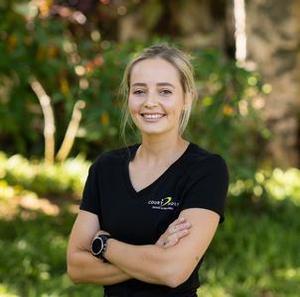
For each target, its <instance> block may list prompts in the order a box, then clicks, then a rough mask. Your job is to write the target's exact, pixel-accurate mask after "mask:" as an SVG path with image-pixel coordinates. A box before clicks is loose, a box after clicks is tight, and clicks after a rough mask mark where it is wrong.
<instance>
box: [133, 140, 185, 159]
mask: <svg viewBox="0 0 300 297" xmlns="http://www.w3.org/2000/svg"><path fill="white" fill-rule="evenodd" d="M188 145H189V142H188V141H187V140H185V139H183V138H182V137H181V136H178V137H176V138H175V137H166V136H165V135H164V136H163V137H159V138H158V137H156V138H155V139H153V138H151V139H150V138H149V137H143V138H142V144H141V145H140V147H139V148H138V151H137V152H136V157H137V158H138V159H141V160H144V161H145V162H146V163H147V164H149V165H151V164H153V165H155V164H157V165H158V164H166V163H167V164H169V163H172V162H173V161H174V158H175V159H177V157H179V156H180V155H182V153H183V152H184V151H185V150H186V148H187V147H188Z"/></svg>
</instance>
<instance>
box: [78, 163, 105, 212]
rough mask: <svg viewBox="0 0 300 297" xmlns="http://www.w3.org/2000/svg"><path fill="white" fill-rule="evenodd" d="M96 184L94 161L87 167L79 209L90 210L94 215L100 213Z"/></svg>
mask: <svg viewBox="0 0 300 297" xmlns="http://www.w3.org/2000/svg"><path fill="white" fill-rule="evenodd" d="M98 184H99V179H98V175H97V172H96V163H93V164H92V165H91V166H90V168H89V173H88V177H87V179H86V182H85V185H84V188H83V193H82V200H81V203H80V206H79V209H81V210H86V211H89V212H92V213H94V214H96V215H99V214H100V197H99V191H98Z"/></svg>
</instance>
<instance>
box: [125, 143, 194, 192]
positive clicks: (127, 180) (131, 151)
mask: <svg viewBox="0 0 300 297" xmlns="http://www.w3.org/2000/svg"><path fill="white" fill-rule="evenodd" d="M140 145H141V144H135V145H133V146H131V147H130V148H129V155H128V157H127V158H124V163H125V164H124V166H123V169H124V171H123V172H124V178H125V183H126V186H127V188H128V191H129V193H130V194H131V195H133V196H136V197H142V196H144V195H147V193H150V192H151V191H152V190H153V188H154V187H155V186H156V185H157V184H159V183H160V182H161V181H162V180H163V179H164V178H165V177H166V176H168V174H169V173H170V172H172V171H173V170H176V167H178V166H180V164H181V163H182V162H183V160H184V158H185V156H186V155H187V154H188V153H189V151H190V150H191V149H192V147H193V145H194V144H193V143H191V142H190V143H189V144H188V146H187V148H186V149H185V150H184V152H183V153H182V154H181V155H180V156H179V158H177V159H176V160H175V161H174V162H173V163H172V164H171V165H170V166H168V168H167V169H166V170H165V171H164V172H163V173H162V174H161V175H160V176H159V177H158V178H156V179H155V180H154V181H153V182H152V183H151V184H149V185H148V186H146V187H144V188H142V189H141V190H138V191H137V190H136V189H135V188H134V187H133V185H132V182H131V179H130V174H129V163H130V162H131V161H132V160H133V159H134V157H135V155H136V152H137V150H138V148H139V147H140Z"/></svg>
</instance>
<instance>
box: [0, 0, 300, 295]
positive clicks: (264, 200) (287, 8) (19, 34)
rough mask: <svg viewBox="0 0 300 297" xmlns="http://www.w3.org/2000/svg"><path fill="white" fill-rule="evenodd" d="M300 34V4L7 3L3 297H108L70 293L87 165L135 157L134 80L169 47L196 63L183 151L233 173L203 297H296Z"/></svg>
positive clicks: (0, 254) (1, 117)
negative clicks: (125, 95) (69, 261)
mask: <svg viewBox="0 0 300 297" xmlns="http://www.w3.org/2000/svg"><path fill="white" fill-rule="evenodd" d="M299 20H300V2H299V1H297V0H285V1H280V0H251V1H244V0H229V1H225V0H215V1H212V0H211V1H209V0H189V1H183V0H172V1H170V0H165V1H163V0H144V1H141V0H100V1H97V0H85V1H83V0H69V1H52V0H32V1H4V0H0V263H1V264H0V296H1V297H13V296H22V297H23V296H24V297H27V296H29V297H34V296H52V297H54V296H55V297H56V296H102V295H101V294H102V287H101V286H97V285H87V284H85V285H74V284H72V283H71V281H70V280H69V279H68V277H67V275H66V259H65V253H66V247H67V240H68V236H69V233H70V230H71V226H72V224H73V222H74V219H75V216H76V214H77V212H78V204H79V202H80V197H81V193H82V188H83V185H84V182H85V179H86V176H87V170H88V168H89V166H90V164H91V162H92V161H93V160H94V159H95V158H96V157H97V156H98V155H99V154H100V153H101V152H104V151H107V150H111V149H114V148H118V147H122V146H124V145H125V142H124V140H123V139H122V138H121V137H120V120H121V106H122V100H121V98H119V96H118V87H119V84H120V82H121V77H122V73H123V70H124V67H125V65H126V63H127V62H128V61H129V59H130V58H132V56H133V55H134V53H135V52H136V51H139V50H141V49H142V48H144V47H145V46H149V45H151V44H153V43H155V42H163V41H166V42H169V43H170V44H173V45H175V46H178V47H179V48H181V49H183V50H184V51H186V52H187V53H189V54H191V55H192V56H193V65H194V67H195V77H196V81H197V89H198V101H197V103H196V104H195V107H194V109H193V111H192V115H191V119H190V122H189V125H188V128H187V130H186V132H185V134H184V136H185V138H187V139H189V140H190V141H193V142H195V143H197V144H198V145H200V146H201V147H203V148H205V149H207V150H209V151H212V152H216V153H218V154H221V155H222V156H223V157H224V159H225V160H226V162H227V164H228V167H229V170H230V187H229V193H228V200H227V208H226V219H225V222H224V225H222V226H220V227H219V229H218V232H217V234H216V237H215V238H214V240H213V242H212V243H211V245H210V248H209V250H208V252H207V253H206V257H205V261H204V265H203V266H202V267H201V269H200V271H199V277H200V281H201V283H202V286H201V287H200V289H199V290H198V295H199V296H206V297H229V296H240V297H244V296H245V297H246V296H247V297H248V296H249V297H253V296H254V297H283V296H284V297H286V296H288V297H292V296H293V297H296V296H300V253H299V245H300V221H299V206H300V171H299V166H300V128H299V122H300V100H299V95H300V50H299V48H300V22H299ZM137 141H139V135H137V133H135V131H134V130H132V129H130V128H128V130H127V131H126V143H127V144H133V143H135V142H137ZM297 250H298V252H297Z"/></svg>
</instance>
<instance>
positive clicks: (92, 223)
mask: <svg viewBox="0 0 300 297" xmlns="http://www.w3.org/2000/svg"><path fill="white" fill-rule="evenodd" d="M99 229H100V226H99V221H98V217H97V216H96V215H95V214H92V213H90V212H87V211H83V210H81V211H80V212H79V214H78V216H77V218H76V221H75V223H74V226H73V229H72V232H71V236H70V239H69V244H68V251H67V270H68V275H69V277H70V279H71V280H72V281H73V282H74V283H79V282H80V283H87V282H88V283H97V284H101V285H112V284H115V283H119V282H122V281H125V280H128V279H130V278H131V276H130V275H128V274H127V273H125V272H124V271H122V270H121V269H120V268H118V267H116V266H115V265H113V264H110V263H104V262H103V261H101V260H100V259H97V258H95V257H94V256H93V255H92V254H91V253H90V242H91V240H92V238H93V236H94V234H95V233H96V231H98V230H99Z"/></svg>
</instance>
